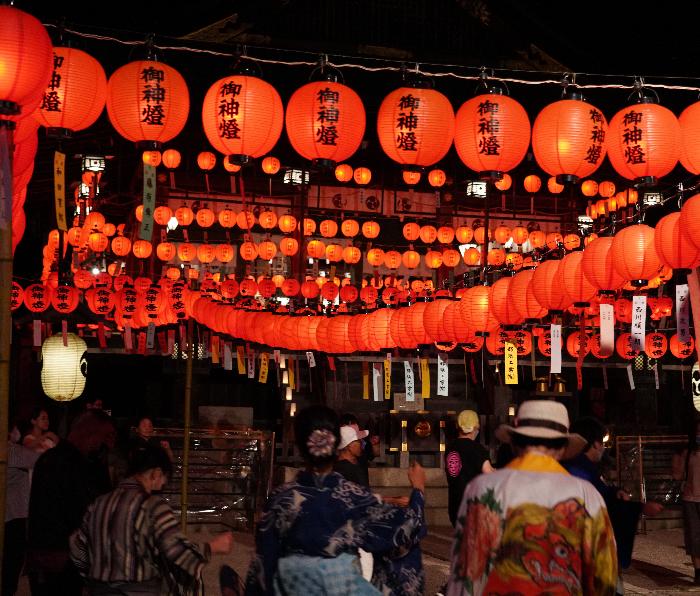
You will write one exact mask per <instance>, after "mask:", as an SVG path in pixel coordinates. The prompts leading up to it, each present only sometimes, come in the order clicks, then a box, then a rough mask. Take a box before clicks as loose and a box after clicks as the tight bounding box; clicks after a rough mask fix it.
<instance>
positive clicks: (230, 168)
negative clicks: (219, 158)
mask: <svg viewBox="0 0 700 596" xmlns="http://www.w3.org/2000/svg"><path fill="white" fill-rule="evenodd" d="M224 170H226V171H227V172H228V173H229V174H235V173H236V172H240V171H241V166H239V165H238V164H237V163H232V162H231V156H230V155H227V156H226V157H224Z"/></svg>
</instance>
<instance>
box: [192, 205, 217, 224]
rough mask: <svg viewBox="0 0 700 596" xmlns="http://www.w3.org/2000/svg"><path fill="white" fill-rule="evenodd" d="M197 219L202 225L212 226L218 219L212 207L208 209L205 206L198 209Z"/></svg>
mask: <svg viewBox="0 0 700 596" xmlns="http://www.w3.org/2000/svg"><path fill="white" fill-rule="evenodd" d="M195 219H196V220H197V224H198V225H199V226H200V227H202V228H210V227H211V226H212V225H214V222H215V221H216V215H214V212H213V211H212V210H211V209H207V208H206V207H205V208H203V209H199V210H198V211H197V215H196V216H195Z"/></svg>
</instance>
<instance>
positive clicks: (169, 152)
mask: <svg viewBox="0 0 700 596" xmlns="http://www.w3.org/2000/svg"><path fill="white" fill-rule="evenodd" d="M161 159H162V162H163V165H164V166H165V167H166V168H168V169H169V170H174V169H175V168H177V167H178V166H179V165H180V162H181V161H182V156H181V155H180V152H179V151H178V150H177V149H166V150H165V151H163V155H162V158H161Z"/></svg>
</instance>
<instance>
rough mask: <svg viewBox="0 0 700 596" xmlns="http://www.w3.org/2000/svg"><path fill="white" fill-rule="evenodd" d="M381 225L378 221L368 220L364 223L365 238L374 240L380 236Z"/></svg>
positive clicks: (363, 232) (363, 233)
mask: <svg viewBox="0 0 700 596" xmlns="http://www.w3.org/2000/svg"><path fill="white" fill-rule="evenodd" d="M380 229H381V228H380V226H379V224H378V223H377V222H376V221H366V222H365V223H363V224H362V235H363V236H364V237H365V238H368V239H370V240H374V239H375V238H376V237H377V236H379V231H380Z"/></svg>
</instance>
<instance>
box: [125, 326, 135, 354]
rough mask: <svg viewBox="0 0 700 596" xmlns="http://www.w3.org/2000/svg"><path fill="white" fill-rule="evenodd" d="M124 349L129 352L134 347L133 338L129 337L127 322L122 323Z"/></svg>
mask: <svg viewBox="0 0 700 596" xmlns="http://www.w3.org/2000/svg"><path fill="white" fill-rule="evenodd" d="M124 349H126V350H127V351H129V352H130V351H131V350H133V349H134V340H133V338H132V337H131V326H130V325H128V324H126V325H124Z"/></svg>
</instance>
